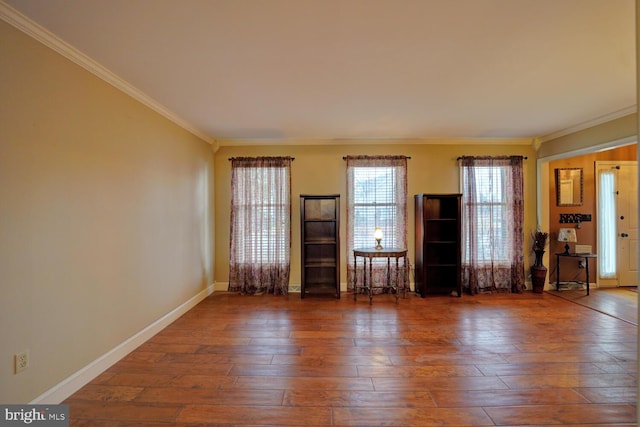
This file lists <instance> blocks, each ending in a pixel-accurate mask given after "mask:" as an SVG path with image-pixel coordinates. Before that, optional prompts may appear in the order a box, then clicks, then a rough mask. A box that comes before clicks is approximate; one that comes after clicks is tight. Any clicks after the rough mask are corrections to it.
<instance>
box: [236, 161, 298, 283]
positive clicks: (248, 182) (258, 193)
mask: <svg viewBox="0 0 640 427" xmlns="http://www.w3.org/2000/svg"><path fill="white" fill-rule="evenodd" d="M291 160H292V159H291V158H290V157H257V158H248V157H242V158H235V159H231V248H230V251H229V252H230V261H229V263H230V265H229V290H230V291H234V292H242V293H245V294H256V293H262V292H266V293H272V294H274V295H279V294H283V295H286V294H287V293H288V291H289V272H290V256H291V192H290V188H291Z"/></svg>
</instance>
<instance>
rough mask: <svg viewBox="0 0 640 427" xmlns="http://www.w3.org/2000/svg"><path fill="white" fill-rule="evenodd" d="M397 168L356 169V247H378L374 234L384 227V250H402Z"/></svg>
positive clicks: (354, 174)
mask: <svg viewBox="0 0 640 427" xmlns="http://www.w3.org/2000/svg"><path fill="white" fill-rule="evenodd" d="M397 192H398V177H397V174H396V167H393V166H391V167H354V168H353V192H352V194H353V206H354V212H353V247H354V248H369V247H373V246H375V241H374V238H373V232H374V230H375V228H376V227H380V228H381V229H382V233H383V240H382V245H383V246H384V247H398V246H400V242H399V237H398V235H399V231H398V215H399V214H401V213H402V209H404V207H403V206H401V205H400V204H399V197H397Z"/></svg>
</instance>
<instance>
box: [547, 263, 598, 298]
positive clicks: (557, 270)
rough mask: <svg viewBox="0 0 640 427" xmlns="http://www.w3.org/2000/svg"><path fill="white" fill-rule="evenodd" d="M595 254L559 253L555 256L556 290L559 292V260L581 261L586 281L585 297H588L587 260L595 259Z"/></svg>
mask: <svg viewBox="0 0 640 427" xmlns="http://www.w3.org/2000/svg"><path fill="white" fill-rule="evenodd" d="M596 257H597V255H596V254H592V253H567V252H560V253H557V254H556V290H560V258H573V259H583V260H584V269H585V274H586V280H587V295H589V259H590V258H596Z"/></svg>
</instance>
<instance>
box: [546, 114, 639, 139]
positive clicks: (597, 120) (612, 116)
mask: <svg viewBox="0 0 640 427" xmlns="http://www.w3.org/2000/svg"><path fill="white" fill-rule="evenodd" d="M637 111H638V105H632V106H630V107H627V108H624V109H622V110H619V111H615V112H613V113H610V114H606V115H604V116H600V117H597V118H595V119H593V120H589V121H586V122H583V123H579V124H577V125H575V126H571V127H568V128H566V129H562V130H559V131H557V132H553V133H550V134H547V135H543V136H540V137H538V138H537V140H538V141H539V143H540V144H543V143H545V142H547V141H551V140H552V139H557V138H561V137H563V136H566V135H570V134H572V133H576V132H580V131H581V130H585V129H588V128H591V127H594V126H598V125H601V124H603V123H606V122H610V121H612V120H615V119H619V118H621V117H624V116H628V115H629V114H634V113H636V112H637Z"/></svg>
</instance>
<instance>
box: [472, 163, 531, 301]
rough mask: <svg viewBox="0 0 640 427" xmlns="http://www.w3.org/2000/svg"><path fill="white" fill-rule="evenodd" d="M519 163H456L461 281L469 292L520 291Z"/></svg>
mask: <svg viewBox="0 0 640 427" xmlns="http://www.w3.org/2000/svg"><path fill="white" fill-rule="evenodd" d="M522 161H523V158H522V156H512V157H463V158H462V159H461V167H462V187H463V188H462V193H463V203H462V226H463V228H462V241H463V245H462V252H463V255H462V280H463V286H464V287H466V288H468V290H469V292H470V293H471V294H477V293H479V292H522V290H523V289H524V250H523V241H524V233H523V223H524V203H523V200H524V198H523V171H522Z"/></svg>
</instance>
